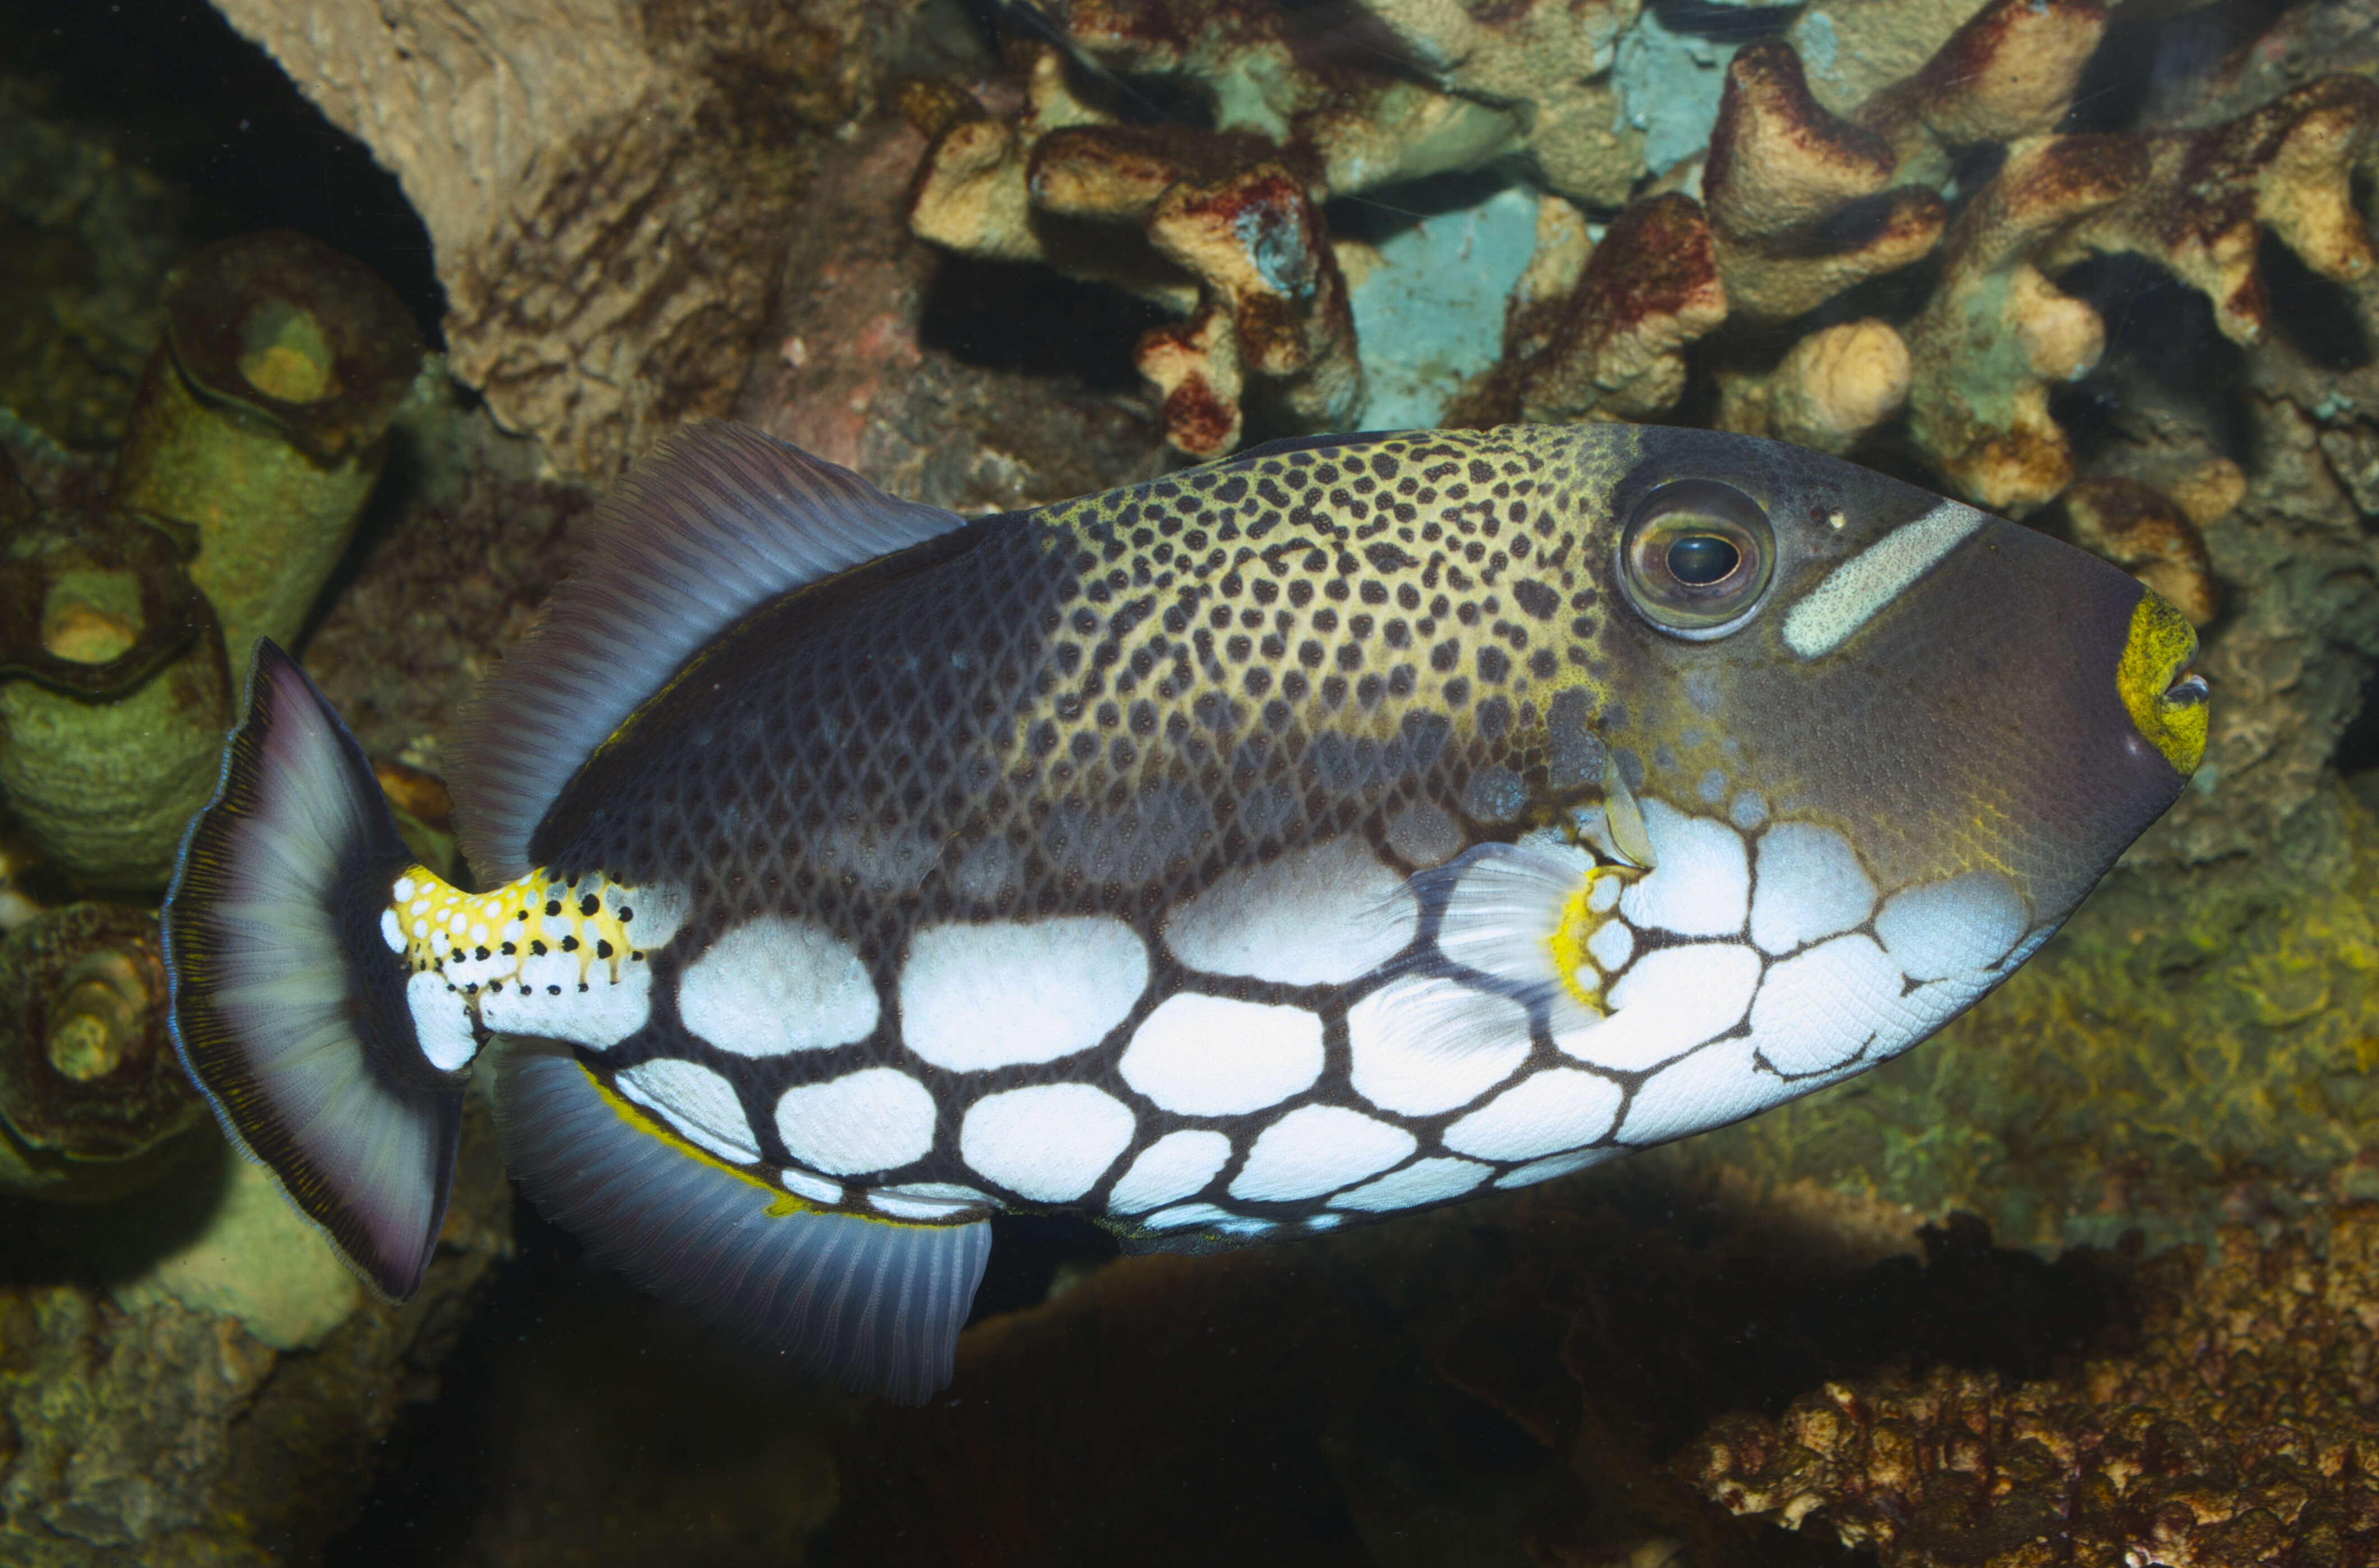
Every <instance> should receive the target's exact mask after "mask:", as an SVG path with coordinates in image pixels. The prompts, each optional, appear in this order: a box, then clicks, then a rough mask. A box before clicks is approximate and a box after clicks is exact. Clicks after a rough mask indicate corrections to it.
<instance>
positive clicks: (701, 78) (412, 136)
mask: <svg viewBox="0 0 2379 1568" xmlns="http://www.w3.org/2000/svg"><path fill="white" fill-rule="evenodd" d="M220 9H221V10H222V11H223V15H224V16H225V17H227V18H229V19H230V20H231V22H232V24H233V25H234V26H235V27H236V28H238V29H239V30H241V31H242V32H244V33H246V34H247V35H248V37H249V38H251V39H253V40H255V41H256V42H258V43H260V44H261V45H263V47H264V48H265V49H267V50H268V51H270V52H271V53H272V55H273V57H274V58H275V59H277V60H279V61H280V62H281V65H282V66H283V67H284V69H285V70H287V71H288V73H289V75H290V76H291V77H292V78H294V79H295V80H296V83H297V85H298V86H299V88H300V89H301V90H304V91H305V93H306V94H307V96H308V97H309V98H311V99H312V100H313V101H314V103H316V104H317V105H318V106H319V107H320V109H321V110H322V112H323V113H324V114H325V115H327V116H329V118H330V119H331V120H332V123H334V124H336V125H338V126H339V127H341V128H343V129H344V130H346V131H348V132H350V133H351V134H353V135H355V136H356V137H357V138H358V139H361V140H362V141H363V142H364V143H365V144H366V145H368V146H369V147H370V148H371V149H372V151H373V152H374V153H375V154H376V155H377V156H378V157H379V158H380V162H381V163H384V164H386V165H387V166H388V167H389V168H391V169H392V170H393V171H394V172H395V173H396V175H397V177H398V179H399V180H400V181H401V182H402V183H403V185H404V187H405V194H406V196H407V198H408V199H410V200H411V202H412V204H413V206H414V208H415V210H416V211H417V212H419V214H420V215H421V219H422V221H423V223H425V224H426V225H427V226H428V228H429V235H430V239H431V241H432V243H433V245H434V246H435V247H436V252H437V262H438V276H439V279H440V281H441V283H444V285H445V288H446V298H447V310H448V314H447V318H446V340H447V347H448V351H449V354H450V356H451V357H452V360H453V366H454V368H455V371H456V373H457V374H458V375H460V376H461V377H462V378H463V380H465V381H467V382H469V383H470V384H471V385H472V386H474V387H476V388H477V389H479V390H480V391H481V392H484V393H485V394H486V396H487V399H488V403H489V407H491V408H492V409H493V410H494V411H495V414H496V416H497V418H498V419H499V420H500V421H501V423H502V424H504V425H505V426H506V427H508V428H513V429H516V430H523V431H527V432H531V433H534V434H535V435H537V436H538V437H539V438H540V439H542V440H544V441H545V442H546V443H547V444H548V446H549V449H550V451H551V452H552V454H553V456H554V458H555V460H556V461H558V462H559V463H561V464H562V465H563V466H565V467H567V468H571V469H574V470H577V471H580V472H587V473H606V472H609V471H610V470H613V469H615V468H617V467H618V466H619V465H620V464H622V463H623V462H624V461H625V460H626V459H627V458H628V457H630V456H632V455H634V453H636V452H642V451H643V450H644V449H645V448H646V447H648V446H650V445H651V444H652V443H653V442H654V441H655V440H658V439H659V437H660V436H661V435H663V434H665V433H666V432H668V431H669V430H670V429H672V428H675V427H676V426H677V425H678V424H679V423H680V422H682V421H683V420H686V419H690V418H694V417H699V416H703V415H706V414H721V413H725V412H726V411H727V409H728V407H729V404H730V403H731V399H732V398H733V396H734V393H735V390H736V388H737V386H738V385H739V384H740V382H741V381H742V380H743V371H744V368H745V366H746V364H747V362H748V360H749V357H750V355H751V351H752V348H753V345H754V343H755V339H756V335H757V334H758V332H760V330H761V328H762V327H763V326H764V325H765V323H766V321H767V313H768V308H769V304H770V298H771V291H772V290H773V288H774V286H775V284H776V282H777V277H776V271H775V269H776V264H777V261H778V259H779V257H780V256H781V255H782V253H783V251H784V247H785V244H786V241H787V238H788V235H789V234H790V233H791V226H792V223H793V219H794V213H795V205H794V202H795V198H796V196H797V194H798V191H799V184H800V175H801V173H802V170H803V164H804V162H805V156H806V154H805V143H806V141H807V139H809V138H810V137H812V136H813V135H814V134H815V133H816V132H817V131H819V130H823V129H829V128H831V127H835V126H838V125H840V124H843V123H845V122H846V121H848V120H849V119H851V117H852V116H853V115H857V114H859V113H861V112H863V110H864V109H865V108H866V107H867V106H868V104H869V103H871V102H872V97H873V94H874V93H875V91H876V73H877V72H878V71H879V70H880V69H881V67H882V61H883V58H884V55H885V53H886V40H887V39H888V37H889V36H890V35H891V34H893V33H894V32H896V31H897V30H899V29H900V26H901V25H902V22H901V18H903V16H904V15H905V14H906V13H905V11H904V10H903V9H902V8H898V7H892V6H871V5H850V4H835V3H831V0H810V3H807V4H803V5H798V6H784V5H779V4H775V3H773V0H682V3H670V4H654V5H635V4H630V3H628V0H465V3H464V4H460V5H453V4H429V3H425V0H392V3H391V4H386V5H378V6H313V7H298V8H292V7H290V6H284V5H280V4H276V3H274V0H223V3H222V5H221V6H220Z"/></svg>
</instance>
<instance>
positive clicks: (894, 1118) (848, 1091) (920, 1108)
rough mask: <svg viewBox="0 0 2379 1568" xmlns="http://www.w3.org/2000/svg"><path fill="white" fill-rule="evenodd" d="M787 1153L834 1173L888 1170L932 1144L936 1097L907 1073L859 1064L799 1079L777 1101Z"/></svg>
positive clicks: (920, 1154) (779, 1127)
mask: <svg viewBox="0 0 2379 1568" xmlns="http://www.w3.org/2000/svg"><path fill="white" fill-rule="evenodd" d="M777 1136H778V1137H779V1138H781V1139H783V1140H785V1152H786V1153H788V1154H791V1156H792V1157H793V1158H794V1159H796V1160H799V1161H800V1162H801V1163H802V1164H804V1165H809V1166H811V1167H813V1168H815V1169H817V1170H821V1171H825V1172H827V1174H829V1175H832V1176H855V1175H857V1174H858V1173H859V1172H861V1171H882V1170H889V1169H891V1168H892V1167H893V1166H895V1165H905V1164H908V1163H909V1162H910V1161H912V1160H915V1159H919V1158H922V1157H923V1156H924V1153H925V1152H926V1151H928V1150H930V1149H931V1148H933V1146H934V1097H933V1095H932V1094H930V1093H928V1092H926V1090H925V1086H924V1084H922V1083H919V1082H918V1081H917V1080H915V1079H913V1078H911V1077H910V1076H909V1075H908V1074H907V1073H904V1072H900V1071H896V1070H895V1069H893V1068H891V1067H863V1068H862V1069H861V1070H859V1071H858V1072H855V1073H847V1074H845V1075H844V1076H843V1077H841V1078H831V1079H828V1080H826V1081H825V1082H824V1083H803V1084H797V1085H795V1086H794V1087H793V1088H791V1089H788V1090H786V1091H785V1092H784V1094H783V1096H782V1097H781V1098H779V1100H778V1102H777Z"/></svg>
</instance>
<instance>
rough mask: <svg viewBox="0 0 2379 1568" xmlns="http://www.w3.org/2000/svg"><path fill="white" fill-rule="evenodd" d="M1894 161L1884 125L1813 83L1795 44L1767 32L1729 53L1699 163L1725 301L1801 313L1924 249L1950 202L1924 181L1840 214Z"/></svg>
mask: <svg viewBox="0 0 2379 1568" xmlns="http://www.w3.org/2000/svg"><path fill="white" fill-rule="evenodd" d="M1896 164H1897V161H1896V160H1895V158H1894V157H1893V155H1892V151H1891V148H1890V144H1889V143H1888V142H1886V141H1885V140H1884V139H1883V138H1882V137H1880V136H1878V135H1877V134H1876V133H1875V132H1873V131H1870V130H1867V129H1865V128H1864V127H1859V126H1855V125H1853V124H1851V123H1850V122H1849V121H1847V120H1843V119H1841V118H1839V117H1837V116H1835V115H1830V114H1828V113H1827V112H1826V111H1825V109H1823V108H1822V107H1820V106H1819V104H1818V103H1817V100H1816V99H1814V98H1812V97H1811V96H1810V95H1809V84H1808V80H1807V78H1805V76H1804V75H1803V74H1802V70H1801V56H1800V55H1799V54H1798V53H1796V52H1795V51H1794V50H1793V46H1792V45H1791V44H1789V43H1786V42H1783V41H1782V40H1781V39H1769V40H1765V41H1763V42H1758V43H1755V44H1753V45H1751V46H1750V47H1749V48H1747V49H1745V50H1744V51H1742V52H1741V53H1740V54H1736V55H1735V57H1734V60H1733V63H1732V64H1731V65H1729V66H1728V67H1727V73H1726V88H1725V91H1724V92H1723V94H1722V95H1721V98H1720V100H1719V111H1718V124H1717V127H1716V128H1715V129H1713V130H1712V131H1711V133H1710V144H1709V155H1708V157H1707V159H1706V160H1705V162H1704V163H1703V169H1702V197H1703V200H1704V201H1705V203H1707V205H1708V207H1709V223H1710V231H1711V233H1712V235H1714V236H1715V237H1716V240H1717V252H1718V263H1719V271H1720V272H1721V274H1722V275H1723V276H1724V278H1725V280H1726V294H1727V300H1728V303H1729V304H1730V305H1731V306H1733V308H1734V309H1736V310H1737V311H1739V312H1741V313H1742V314H1744V315H1745V316H1748V317H1752V318H1755V319H1762V320H1781V319H1783V318H1786V317H1791V316H1798V315H1800V314H1801V313H1802V312H1803V311H1805V310H1808V309H1811V308H1814V307H1816V306H1817V305H1819V304H1822V303H1823V302H1824V301H1826V300H1828V299H1830V298H1832V297H1833V296H1835V295H1837V294H1840V293H1841V292H1842V290H1843V289H1845V288H1848V287H1850V286H1851V285H1852V284H1853V283H1859V282H1862V281H1863V280H1865V279H1866V278H1870V277H1874V276H1876V275H1878V273H1882V272H1888V271H1893V270H1895V269H1897V268H1900V267H1904V266H1906V265H1907V264H1908V263H1909V262H1911V261H1914V260H1915V259H1917V258H1918V257H1920V256H1923V255H1924V254H1926V252H1927V251H1929V250H1931V249H1932V248H1933V247H1934V246H1935V245H1936V244H1938V242H1939V240H1940V237H1941V228H1942V225H1943V223H1945V222H1947V213H1948V208H1947V205H1946V204H1945V203H1944V202H1943V201H1942V199H1941V196H1940V193H1939V192H1938V191H1935V190H1932V189H1929V188H1927V187H1924V186H1914V185H1903V186H1902V187H1899V188H1897V189H1894V190H1891V191H1890V192H1889V193H1888V194H1883V195H1881V196H1880V199H1878V201H1876V202H1875V203H1874V204H1873V205H1872V206H1871V207H1869V208H1866V209H1864V210H1862V211H1859V212H1858V213H1857V214H1856V219H1857V221H1856V222H1855V223H1851V224H1848V225H1845V224H1844V223H1843V221H1842V213H1843V209H1845V208H1846V207H1849V206H1850V205H1851V204H1852V203H1854V202H1856V201H1859V200H1860V199H1864V198H1867V197H1875V196H1878V193H1881V192H1884V189H1885V187H1886V186H1887V185H1888V184H1890V181H1891V179H1892V177H1893V175H1894V174H1895V172H1896ZM1845 227H1847V229H1848V231H1849V232H1848V233H1847V234H1844V233H1843V232H1842V231H1843V230H1844V229H1845Z"/></svg>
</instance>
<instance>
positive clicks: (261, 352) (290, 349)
mask: <svg viewBox="0 0 2379 1568" xmlns="http://www.w3.org/2000/svg"><path fill="white" fill-rule="evenodd" d="M163 306H164V310H165V332H164V337H163V341H162V342H161V343H160V344H158V346H157V350H156V352H155V353H154V354H153V355H152V356H151V358H150V361H149V368H148V369H147V371H146V372H145V373H144V374H143V376H142V378H141V382H140V391H139V395H138V398H137V399H136V401H135V404H134V407H133V414H132V423H131V428H130V429H129V430H128V431H127V435H126V438H125V442H124V446H123V449H122V451H121V452H120V453H119V454H118V456H117V459H116V478H115V493H116V500H117V503H118V504H119V505H122V506H125V507H127V508H130V509H133V510H136V511H139V512H143V513H150V514H151V515H153V516H158V517H163V518H169V519H171V520H173V521H175V522H177V523H181V524H185V525H187V526H188V527H189V528H190V529H191V530H192V532H193V533H194V534H195V535H196V536H197V539H198V547H199V548H198V553H197V555H196V557H195V558H194V559H193V560H192V561H191V562H190V576H191V579H192V581H194V582H195V583H196V584H197V585H198V586H199V589H200V591H202V592H203V593H205V595H206V596H207V598H208V600H209V601H210V602H211V604H212V605H213V606H214V609H215V614H216V617H217V619H218V620H219V621H220V622H221V624H222V627H223V648H224V651H225V653H226V655H227V656H228V657H230V658H231V659H232V661H233V663H234V664H235V666H237V667H239V668H241V669H245V668H246V666H247V662H248V649H249V647H250V646H251V645H253V644H254V643H255V640H256V639H257V638H259V637H271V638H272V639H273V640H274V641H275V642H278V643H281V644H283V645H288V644H292V643H295V642H296V639H297V633H298V631H299V630H300V628H302V627H303V626H304V624H305V622H306V618H307V616H308V613H309V612H310V611H311V610H312V609H313V608H314V600H315V598H316V597H318V596H319V595H320V592H321V588H322V584H323V581H324V580H325V579H326V578H328V577H329V575H330V573H331V569H332V567H333V566H335V565H337V564H338V561H339V558H340V557H341V556H342V555H344V553H345V552H346V548H347V541H348V539H349V538H350V537H352V536H353V534H354V532H355V526H356V517H357V516H358V514H359V513H361V512H362V510H363V504H364V501H365V498H366V497H368V496H369V495H370V493H371V489H372V486H373V485H374V484H375V483H376V482H377V481H378V480H379V478H380V464H381V462H382V460H383V458H384V457H385V456H386V452H387V448H386V443H385V438H386V436H387V434H388V427H389V421H390V420H391V419H392V418H393V417H394V416H395V414H396V410H397V406H398V404H401V403H402V402H403V401H404V400H405V394H406V392H408V391H409V390H410V389H411V387H412V385H413V379H414V377H415V375H416V374H417V372H418V371H419V369H420V367H421V356H422V345H421V340H420V338H419V336H418V335H417V333H416V332H415V330H414V326H413V319H412V317H411V315H410V314H409V313H408V312H407V311H406V310H405V306H404V304H403V302H402V301H400V300H399V299H398V298H397V297H396V296H395V295H394V294H393V293H392V291H391V290H390V288H389V286H388V285H387V284H386V283H382V282H381V281H380V279H379V278H378V277H376V276H375V275H374V274H373V273H372V271H371V270H370V269H368V268H367V267H365V266H364V265H363V264H362V263H360V262H358V261H356V260H354V259H350V258H348V257H345V256H342V255H340V254H339V253H338V252H337V251H334V250H332V249H331V248H330V247H328V246H326V245H323V244H322V243H320V241H318V240H312V239H308V238H307V237H306V236H305V235H299V234H296V233H293V232H291V231H289V230H286V229H273V230H266V231H265V232H263V233H260V234H253V235H241V236H239V237H237V238H235V239H228V240H223V241H219V242H217V243H216V244H214V245H211V246H207V247H203V248H202V249H200V250H199V251H197V252H196V253H195V254H193V255H190V256H187V257H185V258H184V259H182V260H181V261H179V262H178V263H176V264H175V268H174V270H173V271H171V272H169V273H168V274H167V275H166V278H165V289H164V296H163Z"/></svg>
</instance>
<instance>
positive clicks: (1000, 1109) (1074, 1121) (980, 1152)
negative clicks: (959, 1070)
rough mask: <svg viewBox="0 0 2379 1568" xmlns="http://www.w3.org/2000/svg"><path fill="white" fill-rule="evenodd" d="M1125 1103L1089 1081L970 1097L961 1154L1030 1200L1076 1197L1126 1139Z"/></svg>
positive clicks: (1112, 1159)
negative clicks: (972, 1103) (1088, 1082)
mask: <svg viewBox="0 0 2379 1568" xmlns="http://www.w3.org/2000/svg"><path fill="white" fill-rule="evenodd" d="M1132 1125H1133V1124H1132V1116H1131V1109H1130V1107H1129V1106H1128V1105H1126V1104H1124V1103H1123V1102H1122V1101H1120V1100H1118V1099H1117V1098H1116V1097H1115V1096H1114V1095H1112V1094H1109V1093H1107V1092H1105V1090H1100V1089H1093V1088H1092V1087H1091V1086H1090V1085H1089V1084H1087V1083H1038V1084H1034V1085H1033V1087H1031V1088H1030V1089H1010V1090H1008V1091H1006V1092H1002V1093H998V1094H986V1095H984V1097H983V1098H982V1099H980V1100H978V1101H976V1102H975V1103H974V1105H973V1107H972V1109H970V1110H969V1111H968V1112H967V1114H966V1121H965V1122H964V1123H963V1124H962V1125H961V1126H960V1128H959V1156H960V1158H961V1159H963V1160H964V1161H966V1163H967V1164H968V1165H969V1166H971V1167H972V1169H974V1170H975V1171H976V1172H978V1173H979V1174H981V1175H982V1176H985V1177H987V1178H989V1179H990V1180H992V1181H994V1182H996V1183H997V1184H998V1185H1000V1186H1001V1187H1004V1188H1008V1190H1009V1191H1011V1192H1014V1193H1015V1194H1016V1195H1017V1196H1019V1197H1020V1198H1026V1199H1030V1200H1033V1202H1035V1203H1063V1202H1066V1201H1068V1200H1071V1199H1075V1198H1080V1197H1081V1195H1082V1194H1083V1193H1085V1192H1088V1191H1089V1190H1090V1189H1091V1188H1093V1187H1094V1186H1096V1185H1097V1184H1098V1179H1099V1177H1101V1176H1105V1175H1106V1174H1107V1167H1108V1166H1109V1165H1112V1164H1115V1160H1116V1156H1117V1155H1118V1154H1120V1153H1122V1152H1123V1151H1124V1146H1125V1145H1126V1144H1128V1143H1129V1142H1130V1141H1131V1134H1132Z"/></svg>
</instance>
